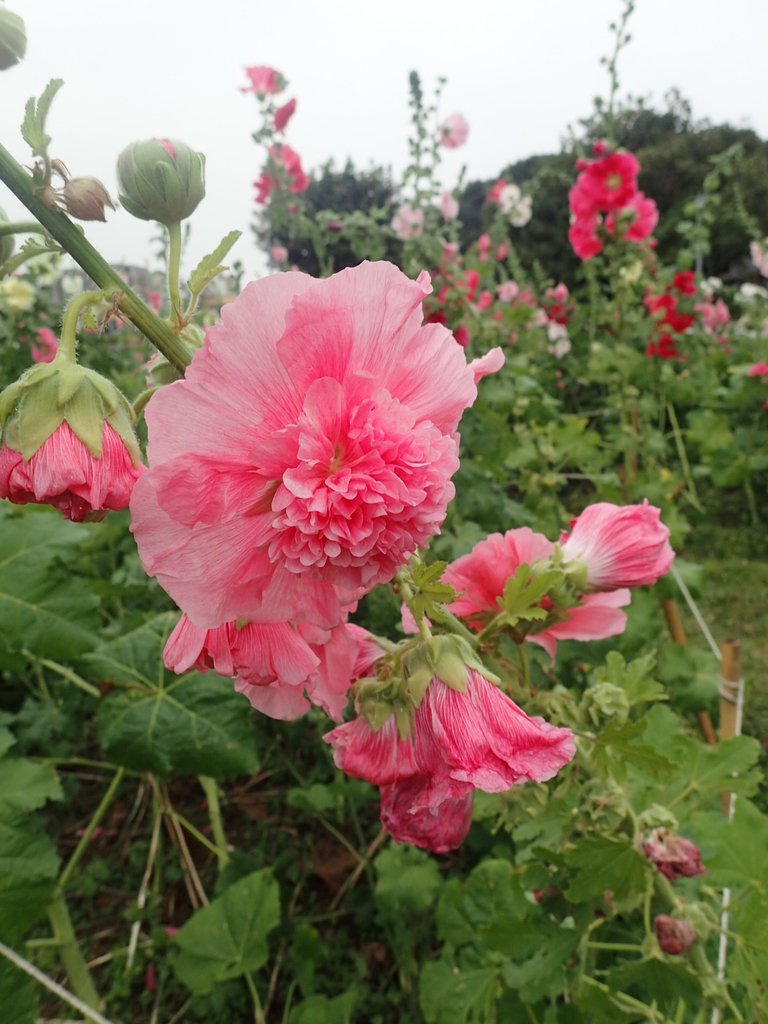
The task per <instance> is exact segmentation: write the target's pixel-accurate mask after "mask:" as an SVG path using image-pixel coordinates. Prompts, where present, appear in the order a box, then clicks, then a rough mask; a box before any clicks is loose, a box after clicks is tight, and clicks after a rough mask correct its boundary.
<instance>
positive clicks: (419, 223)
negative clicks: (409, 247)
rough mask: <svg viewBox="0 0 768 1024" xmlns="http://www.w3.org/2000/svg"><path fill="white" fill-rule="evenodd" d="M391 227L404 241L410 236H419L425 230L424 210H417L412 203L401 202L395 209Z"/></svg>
mask: <svg viewBox="0 0 768 1024" xmlns="http://www.w3.org/2000/svg"><path fill="white" fill-rule="evenodd" d="M390 227H391V228H392V230H393V231H394V232H395V234H396V235H397V236H398V237H399V238H402V240H403V241H404V242H407V241H408V239H409V238H418V237H419V235H420V234H421V233H422V232H423V230H424V211H423V210H415V209H414V208H413V207H412V206H411V204H410V203H401V204H400V206H398V208H397V210H396V211H395V215H394V217H393V218H392V221H391V223H390Z"/></svg>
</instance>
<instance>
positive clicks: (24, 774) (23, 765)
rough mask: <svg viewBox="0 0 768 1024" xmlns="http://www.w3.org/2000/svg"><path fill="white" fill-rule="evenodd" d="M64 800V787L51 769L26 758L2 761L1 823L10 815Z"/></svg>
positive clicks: (0, 764) (0, 770) (0, 765)
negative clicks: (52, 801) (62, 788)
mask: <svg viewBox="0 0 768 1024" xmlns="http://www.w3.org/2000/svg"><path fill="white" fill-rule="evenodd" d="M60 799H61V786H60V785H59V779H58V776H57V775H56V772H55V771H54V769H53V767H52V766H51V765H48V764H38V763H37V762H35V761H31V760H29V759H28V758H25V757H5V758H3V759H2V760H0V820H5V819H6V818H7V816H8V812H9V811H10V812H11V813H13V812H18V811H34V810H37V808H38V807H42V806H43V804H44V803H45V802H46V801H47V800H60Z"/></svg>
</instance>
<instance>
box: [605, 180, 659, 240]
mask: <svg viewBox="0 0 768 1024" xmlns="http://www.w3.org/2000/svg"><path fill="white" fill-rule="evenodd" d="M628 214H631V220H630V221H629V224H628V225H626V226H625V227H624V232H623V237H624V240H625V241H627V242H642V241H644V240H645V239H646V238H648V237H649V236H650V235H652V234H653V232H654V231H655V230H656V225H657V224H658V223H659V210H658V207H657V206H656V203H655V202H654V201H653V199H649V198H648V197H647V196H646V195H645V194H644V193H643V192H636V193H635V194H634V195H633V196H632V198H631V199H630V201H629V202H628V203H627V205H626V206H623V207H622V208H621V209H620V210H612V211H611V212H610V213H609V214H608V216H607V217H606V218H605V227H606V230H607V231H609V232H610V233H611V234H614V233H615V231H616V220H617V219H618V218H621V219H622V220H625V219H626V217H627V215H628Z"/></svg>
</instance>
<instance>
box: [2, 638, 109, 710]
mask: <svg viewBox="0 0 768 1024" xmlns="http://www.w3.org/2000/svg"><path fill="white" fill-rule="evenodd" d="M21 653H22V654H23V655H24V657H25V658H28V659H29V660H30V661H32V662H34V664H35V665H36V666H37V667H38V668H39V667H40V666H42V667H43V668H49V669H50V670H51V671H52V672H56V674H57V675H60V676H61V677H62V679H66V680H67V682H69V683H72V685H73V686H76V687H77V688H78V689H79V690H83V692H84V693H87V694H88V695H89V696H91V697H101V690H99V689H98V688H97V687H95V686H94V685H93V684H92V683H87V682H86V681H85V679H83V678H82V677H81V676H79V675H78V674H77V672H73V671H72V669H71V668H67V666H66V665H60V664H59V663H58V661H51V660H50V659H49V658H38V657H37V655H35V654H33V653H32V652H31V651H28V650H26V649H24V650H22V652H21ZM47 696H48V697H49V698H50V693H49V694H48V695H47Z"/></svg>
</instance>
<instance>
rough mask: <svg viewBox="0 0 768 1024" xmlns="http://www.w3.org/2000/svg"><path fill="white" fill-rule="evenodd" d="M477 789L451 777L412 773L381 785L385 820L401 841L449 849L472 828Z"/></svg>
mask: <svg viewBox="0 0 768 1024" xmlns="http://www.w3.org/2000/svg"><path fill="white" fill-rule="evenodd" d="M474 792H475V791H474V787H473V786H470V785H469V784H468V783H466V782H456V781H454V780H453V779H451V778H450V777H442V778H440V779H439V780H436V779H435V778H434V776H431V775H411V776H409V777H408V778H406V779H401V780H399V781H398V782H395V783H392V784H391V785H386V786H382V787H381V823H382V825H383V826H384V828H385V829H386V830H387V832H389V834H390V835H391V836H392V838H393V839H394V840H395V841H396V842H398V843H411V844H412V845H413V846H420V847H421V848H422V849H426V850H430V851H431V852H432V853H448V851H450V850H455V849H456V848H457V847H459V846H461V844H462V842H463V841H464V839H466V836H467V833H468V832H469V828H470V825H471V824H472V805H473V803H474Z"/></svg>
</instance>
